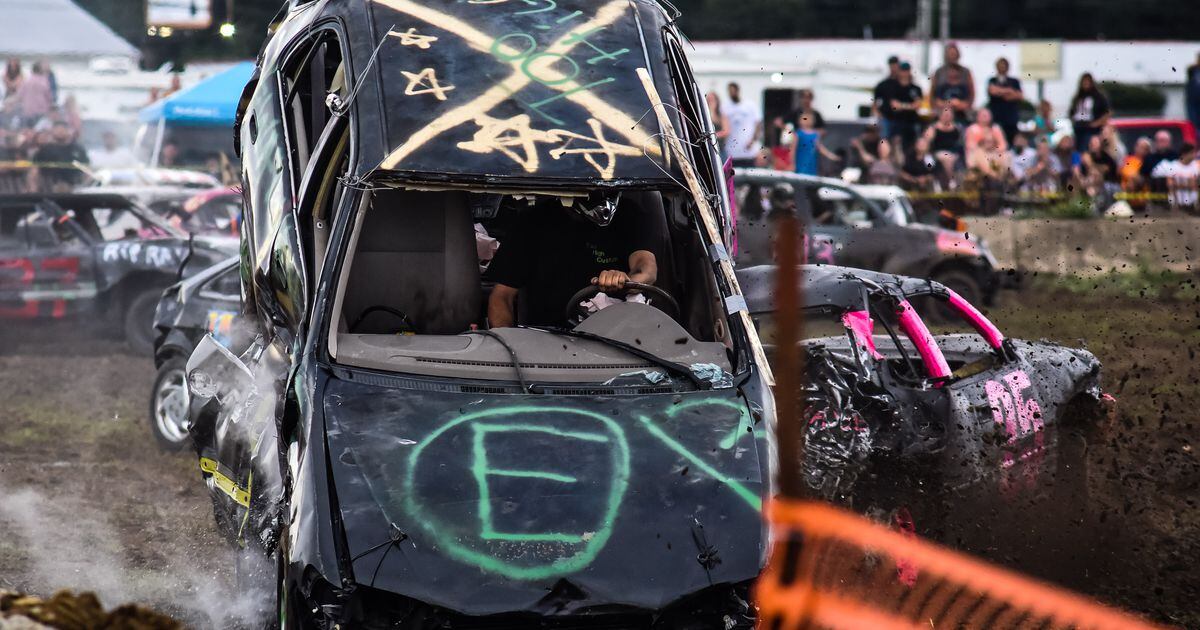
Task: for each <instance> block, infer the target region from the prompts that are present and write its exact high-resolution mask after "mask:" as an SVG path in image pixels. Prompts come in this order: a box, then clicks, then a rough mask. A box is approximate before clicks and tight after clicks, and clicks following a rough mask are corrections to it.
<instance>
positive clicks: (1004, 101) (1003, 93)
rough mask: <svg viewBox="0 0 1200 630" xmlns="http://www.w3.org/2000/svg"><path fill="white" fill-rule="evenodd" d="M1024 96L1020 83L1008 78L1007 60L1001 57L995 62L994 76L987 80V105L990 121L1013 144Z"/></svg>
mask: <svg viewBox="0 0 1200 630" xmlns="http://www.w3.org/2000/svg"><path fill="white" fill-rule="evenodd" d="M1024 100H1025V94H1024V93H1023V92H1021V82H1020V81H1019V80H1018V79H1016V78H1014V77H1010V76H1008V60H1007V59H1005V58H1004V57H1001V58H999V59H997V60H996V76H994V77H992V78H990V79H988V104H987V108H988V109H989V110H991V111H992V119H993V120H995V121H996V124H997V125H1000V128H1001V129H1003V130H1004V138H1005V139H1006V140H1008V143H1009V144H1013V138H1015V137H1016V135H1017V123H1018V122H1020V120H1021V103H1022V102H1023V101H1024Z"/></svg>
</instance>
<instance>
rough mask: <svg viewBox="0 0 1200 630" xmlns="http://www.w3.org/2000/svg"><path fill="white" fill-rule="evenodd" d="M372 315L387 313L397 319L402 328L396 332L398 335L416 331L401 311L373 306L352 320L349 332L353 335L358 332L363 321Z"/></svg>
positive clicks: (388, 307)
mask: <svg viewBox="0 0 1200 630" xmlns="http://www.w3.org/2000/svg"><path fill="white" fill-rule="evenodd" d="M374 313H387V314H388V315H391V316H393V317H395V318H396V319H399V320H400V323H401V324H402V326H401V327H400V328H399V329H398V330H397V332H398V333H401V334H402V333H405V332H412V331H415V330H416V328H415V327H414V326H413V325H412V321H410V320H409V319H408V315H405V314H404V312H403V311H400V310H399V309H394V308H392V307H390V306H382V305H375V306H372V307H369V308H367V309H366V310H364V311H363V312H362V313H359V315H358V319H356V320H354V323H352V324H350V327H349V330H350V332H351V333H352V334H353V333H355V332H356V331H358V327H359V326H361V325H362V323H363V321H364V320H365V319H367V316H368V315H371V314H374Z"/></svg>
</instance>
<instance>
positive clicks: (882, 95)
mask: <svg viewBox="0 0 1200 630" xmlns="http://www.w3.org/2000/svg"><path fill="white" fill-rule="evenodd" d="M887 65H888V75H887V77H886V78H885V79H884V80H882V81H880V82H879V84H878V85H876V86H875V99H874V101H873V107H872V109H874V110H875V111H874V115H875V120H878V121H879V124H880V126H882V127H883V129H882V130H881V131H883V137H884V138H890V137H892V130H891V128H890V126H889V125H888V121H887V119H886V118H884V115H883V113H884V111H885V110H886V109H887V96H886V95H887V94H891V93H893V92H894V91H895V88H896V82H897V78H898V77H899V76H900V58H899V57H897V56H896V55H892V56H891V57H888V60H887Z"/></svg>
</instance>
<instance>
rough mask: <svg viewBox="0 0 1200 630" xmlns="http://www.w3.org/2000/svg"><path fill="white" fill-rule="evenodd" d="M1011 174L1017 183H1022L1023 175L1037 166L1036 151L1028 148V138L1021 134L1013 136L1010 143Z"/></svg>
mask: <svg viewBox="0 0 1200 630" xmlns="http://www.w3.org/2000/svg"><path fill="white" fill-rule="evenodd" d="M1012 154H1013V156H1012V166H1011V170H1012V174H1013V177H1015V178H1017V180H1018V181H1024V179H1025V174H1026V173H1027V172H1028V171H1029V170H1030V169H1032V168H1033V167H1034V165H1036V164H1037V161H1038V153H1037V149H1034V148H1033V147H1031V146H1029V137H1028V136H1026V135H1025V134H1023V133H1017V134H1014V135H1013V142H1012Z"/></svg>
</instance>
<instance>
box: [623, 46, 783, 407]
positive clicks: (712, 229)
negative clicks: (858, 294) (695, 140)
mask: <svg viewBox="0 0 1200 630" xmlns="http://www.w3.org/2000/svg"><path fill="white" fill-rule="evenodd" d="M637 74H638V78H640V79H641V80H642V87H643V88H645V90H646V96H648V97H649V98H650V105H651V106H652V107H653V108H654V113H655V115H657V117H658V126H659V129H661V130H662V133H663V135H664V136H665V137H666V140H667V146H669V147H670V149H671V152H672V153H674V154H675V157H676V158H677V159H678V160H679V170H680V171H681V172H682V173H683V179H684V181H685V182H687V186H688V190H689V191H691V193H692V197H693V198H694V199H695V200H696V206H697V208H699V210H700V222H701V223H702V224H703V225H704V231H705V232H706V233H707V234H708V240H709V241H710V242H712V243H714V244H721V245H724V243H725V239H723V238H721V230H720V229H719V228H717V219H716V215H715V214H714V213H713V208H712V206H711V205H709V203H708V196H707V195H706V194H704V187H703V186H701V185H700V178H699V177H698V176H697V175H696V169H695V168H694V167H693V166H692V161H691V159H690V156H689V155H688V153H687V151H686V150H684V148H683V143H682V142H681V141H680V140H679V134H677V133H676V132H675V125H673V124H672V123H671V119H670V118H669V117H668V116H667V109H666V107H665V106H664V105H663V101H662V97H661V96H660V95H659V94H658V88H656V87H654V80H653V79H651V78H650V72H649V71H647V70H646V69H645V68H638V69H637ZM717 264H718V266H719V267H720V269H721V275H722V277H724V278H725V282H726V284H728V285H729V288H730V290H731V291H732V292H733V296H735V297H741V295H742V287H741V285H739V284H738V281H737V276H736V275H734V273H733V262H732V261H730V260H729V257H728V256H725V257H724V258H723V259H721V260H719V261H717ZM738 316H739V317H740V318H741V321H742V326H743V327H744V328H745V329H746V337H747V338H749V339H750V348H751V351H752V352H753V353H754V361H755V362H756V363H757V364H758V368H759V370H761V371H762V375H763V379H764V380H765V381H766V382H767V384H769V385H772V386H774V385H775V375H774V373H773V372H772V371H771V366H770V364H769V363H767V355H766V353H765V352H763V347H762V342H761V341H760V340H759V338H758V330H757V329H756V328H755V327H754V320H752V319H750V311H749V310H748V309H747V308H746V306H745V304H744V303H743V305H742V307H741V309H740V310H739V311H738Z"/></svg>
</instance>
